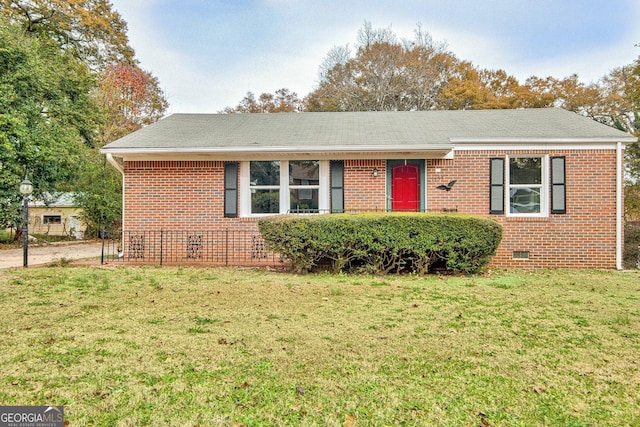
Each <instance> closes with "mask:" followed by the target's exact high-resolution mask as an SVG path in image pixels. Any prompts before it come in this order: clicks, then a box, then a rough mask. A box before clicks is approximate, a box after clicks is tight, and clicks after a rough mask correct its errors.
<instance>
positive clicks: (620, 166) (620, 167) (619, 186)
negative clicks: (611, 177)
mask: <svg viewBox="0 0 640 427" xmlns="http://www.w3.org/2000/svg"><path fill="white" fill-rule="evenodd" d="M622 156H623V146H622V142H618V143H617V146H616V268H617V269H618V270H622V269H623V266H622V241H623V238H624V229H623V223H622V215H623V208H624V206H623V194H624V187H623V184H624V181H623V173H624V158H623V157H622Z"/></svg>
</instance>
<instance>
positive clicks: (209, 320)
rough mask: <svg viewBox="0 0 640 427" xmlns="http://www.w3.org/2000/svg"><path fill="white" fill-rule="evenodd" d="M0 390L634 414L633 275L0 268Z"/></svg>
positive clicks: (379, 419) (320, 415)
mask: <svg viewBox="0 0 640 427" xmlns="http://www.w3.org/2000/svg"><path fill="white" fill-rule="evenodd" d="M0 304H1V307H2V316H1V317H0V333H1V337H2V340H1V341H0V372H1V373H0V405H64V406H65V418H66V419H67V420H69V421H70V425H72V426H243V425H246V426H258V425H259V426H282V425H292V426H310V425H317V426H347V427H352V426H387V425H389V426H396V425H407V426H412V425H425V426H426V425H428V426H474V427H475V426H481V427H486V426H536V425H540V426H543V425H544V426H637V425H640V275H639V274H635V273H619V272H599V271H570V272H567V271H540V272H500V273H496V272H493V273H491V274H488V275H485V276H482V277H443V276H427V277H415V276H403V277H367V276H328V275H317V276H314V275H309V276H296V275H292V274H289V273H281V272H268V271H264V270H253V269H223V268H215V269H214V268H212V269H204V268H166V267H165V268H144V267H142V268H133V267H118V268H96V267H72V268H59V267H58V268H42V269H29V270H23V269H13V270H0Z"/></svg>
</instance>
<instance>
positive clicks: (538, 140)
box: [449, 135, 638, 146]
mask: <svg viewBox="0 0 640 427" xmlns="http://www.w3.org/2000/svg"><path fill="white" fill-rule="evenodd" d="M637 140H638V138H636V137H634V136H631V135H626V136H623V137H619V138H612V137H585V138H553V137H551V138H544V137H520V138H511V137H487V138H474V137H463V138H455V137H454V138H449V141H451V143H453V144H456V146H457V145H458V144H507V145H512V144H603V143H611V144H617V143H618V142H622V143H623V144H632V143H634V142H636V141H637Z"/></svg>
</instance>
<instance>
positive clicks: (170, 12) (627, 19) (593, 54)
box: [111, 0, 640, 114]
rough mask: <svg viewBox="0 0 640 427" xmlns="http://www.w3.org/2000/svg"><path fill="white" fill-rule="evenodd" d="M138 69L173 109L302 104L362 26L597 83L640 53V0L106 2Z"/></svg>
mask: <svg viewBox="0 0 640 427" xmlns="http://www.w3.org/2000/svg"><path fill="white" fill-rule="evenodd" d="M111 3H112V5H113V9H115V10H116V11H118V12H119V13H120V14H121V15H122V17H123V18H124V20H125V21H126V22H127V23H128V36H129V41H130V44H131V46H132V47H133V48H134V50H135V52H136V58H137V59H138V60H139V61H140V66H141V68H143V69H144V70H146V71H149V72H151V74H153V75H154V76H156V77H157V78H158V80H159V82H160V87H161V88H162V90H163V91H164V92H165V95H166V97H167V100H168V101H169V103H170V107H169V110H168V111H167V113H168V114H173V113H216V112H219V111H221V110H223V109H224V108H225V107H233V106H235V105H237V104H238V103H239V102H240V101H241V100H242V98H244V96H245V95H246V94H247V92H249V91H251V92H253V93H254V94H255V95H256V97H257V96H258V95H260V94H261V93H264V92H269V93H273V92H275V91H276V90H278V89H281V88H287V89H289V90H290V91H292V92H296V93H297V94H298V95H299V97H301V98H302V97H304V96H306V95H307V94H308V93H310V92H311V91H313V89H314V88H315V87H317V84H318V79H319V77H318V72H319V67H320V65H321V64H322V62H323V60H324V58H325V57H326V55H327V54H328V52H329V51H330V50H331V49H332V48H333V47H335V46H345V45H349V46H351V47H352V48H353V46H354V45H356V44H357V35H358V30H360V29H362V28H363V27H364V24H365V22H370V23H371V25H372V27H373V28H385V29H386V28H390V29H391V30H392V31H393V32H394V33H395V34H396V36H397V37H398V39H409V40H410V39H413V36H414V32H415V30H416V29H417V28H418V26H420V27H421V28H422V30H424V31H426V32H428V33H429V34H430V35H431V37H432V38H433V39H434V41H436V42H444V43H446V46H447V48H448V50H449V51H451V52H452V53H454V54H455V55H456V56H457V57H458V58H459V59H463V60H468V61H471V62H472V63H473V64H474V65H475V66H477V67H480V68H486V69H494V70H496V69H503V70H505V71H506V72H507V73H509V74H511V75H514V76H515V77H517V78H518V79H519V80H520V82H521V83H523V82H524V80H525V79H526V78H527V77H529V76H532V75H535V76H538V77H546V76H553V77H557V78H564V77H568V76H570V75H572V74H577V75H578V77H579V79H580V80H581V81H582V82H584V83H587V84H588V83H591V82H595V81H597V80H598V79H600V78H601V77H603V76H604V75H606V74H608V73H609V72H610V71H611V70H613V69H615V68H618V67H621V66H623V65H628V64H631V63H632V62H634V61H635V60H636V59H637V58H638V57H639V56H640V47H637V46H636V44H640V19H639V18H640V1H638V0H607V1H602V0H181V1H176V0H111Z"/></svg>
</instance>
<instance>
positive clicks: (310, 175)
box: [289, 160, 320, 185]
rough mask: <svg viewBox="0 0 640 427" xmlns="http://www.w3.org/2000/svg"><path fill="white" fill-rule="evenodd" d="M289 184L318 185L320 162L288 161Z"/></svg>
mask: <svg viewBox="0 0 640 427" xmlns="http://www.w3.org/2000/svg"><path fill="white" fill-rule="evenodd" d="M289 183H290V184H292V185H318V184H319V183H320V161H318V160H292V161H290V162H289Z"/></svg>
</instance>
